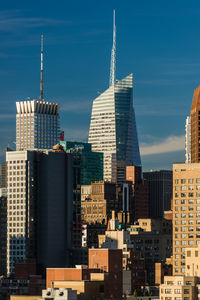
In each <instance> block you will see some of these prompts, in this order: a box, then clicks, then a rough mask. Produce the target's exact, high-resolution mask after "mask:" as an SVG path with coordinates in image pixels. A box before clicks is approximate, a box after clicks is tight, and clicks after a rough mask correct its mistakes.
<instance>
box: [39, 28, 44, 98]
mask: <svg viewBox="0 0 200 300" xmlns="http://www.w3.org/2000/svg"><path fill="white" fill-rule="evenodd" d="M40 100H41V101H43V100H44V93H43V34H42V35H41V69H40Z"/></svg>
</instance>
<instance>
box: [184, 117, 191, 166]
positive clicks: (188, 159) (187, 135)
mask: <svg viewBox="0 0 200 300" xmlns="http://www.w3.org/2000/svg"><path fill="white" fill-rule="evenodd" d="M185 162H186V163H191V117H187V118H186V122H185Z"/></svg>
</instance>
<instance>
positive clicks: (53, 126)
mask: <svg viewBox="0 0 200 300" xmlns="http://www.w3.org/2000/svg"><path fill="white" fill-rule="evenodd" d="M16 107H17V115H16V150H17V151H21V150H32V149H51V148H52V147H53V145H55V144H57V143H58V141H59V136H60V123H59V111H60V105H59V104H58V103H50V102H47V101H41V100H30V101H20V102H16Z"/></svg>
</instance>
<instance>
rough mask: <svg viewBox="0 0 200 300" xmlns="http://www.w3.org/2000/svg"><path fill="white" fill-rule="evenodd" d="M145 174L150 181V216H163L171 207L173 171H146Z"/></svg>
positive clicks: (145, 177)
mask: <svg viewBox="0 0 200 300" xmlns="http://www.w3.org/2000/svg"><path fill="white" fill-rule="evenodd" d="M143 176H144V179H146V180H148V182H149V217H150V218H157V217H162V216H163V213H164V211H165V210H170V208H171V198H172V171H169V170H158V171H150V172H144V173H143Z"/></svg>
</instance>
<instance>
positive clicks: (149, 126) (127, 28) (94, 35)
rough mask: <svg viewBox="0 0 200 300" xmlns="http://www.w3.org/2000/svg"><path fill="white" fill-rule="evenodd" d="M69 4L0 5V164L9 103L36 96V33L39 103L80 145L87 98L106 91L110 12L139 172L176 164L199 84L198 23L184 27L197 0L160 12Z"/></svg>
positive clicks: (10, 134)
mask: <svg viewBox="0 0 200 300" xmlns="http://www.w3.org/2000/svg"><path fill="white" fill-rule="evenodd" d="M77 3H78V9H77V10H76V8H75V6H76V5H75V4H66V5H63V6H62V7H61V6H59V7H56V8H55V7H54V6H53V5H51V4H50V5H49V7H48V8H47V7H45V4H41V7H40V8H41V10H40V11H39V10H38V8H39V2H37V1H36V3H35V4H32V7H31V8H30V5H28V4H27V6H26V4H24V5H23V6H21V7H15V5H16V4H15V3H14V1H11V2H10V4H9V5H8V4H1V14H0V20H1V22H0V36H1V40H2V44H1V48H0V62H1V66H2V67H1V72H0V79H1V83H2V85H1V95H0V101H1V107H2V111H1V116H0V122H1V126H0V128H1V129H0V138H1V147H0V150H1V153H0V154H1V157H0V159H1V161H3V160H4V159H5V147H6V146H10V147H11V148H15V145H14V144H13V142H14V141H15V113H16V111H15V102H16V101H22V100H23V101H24V100H26V99H27V97H31V98H39V95H40V89H39V87H40V35H41V33H43V34H44V99H45V100H46V101H52V102H58V103H60V104H61V129H64V130H65V139H67V140H68V139H74V140H76V139H78V140H83V141H86V140H87V136H88V132H89V119H90V113H91V106H92V100H93V99H94V98H95V97H97V95H98V92H102V91H103V90H104V89H106V88H108V77H109V68H110V49H111V45H112V34H111V32H112V11H113V9H114V8H115V9H116V23H117V72H116V73H117V79H118V78H123V77H124V76H125V75H126V74H127V73H131V72H133V74H134V91H133V93H134V103H135V114H136V122H137V127H138V139H139V143H140V150H141V156H142V165H143V168H144V170H148V169H159V168H161V169H163V168H168V169H169V168H172V163H173V162H176V161H182V162H184V159H185V158H184V154H185V153H184V134H185V132H184V129H185V118H186V116H187V115H188V112H189V111H190V106H191V102H192V96H193V92H194V89H195V88H196V87H197V86H198V83H199V80H198V79H199V78H200V71H199V70H198V66H199V63H200V60H199V48H200V44H199V42H198V41H197V40H196V39H195V37H196V36H197V33H198V22H199V21H198V20H196V21H195V22H196V23H195V22H193V23H191V24H190V21H191V19H192V18H193V17H194V16H196V19H198V18H197V17H198V14H199V8H200V5H199V4H198V2H197V1H194V2H193V5H194V4H196V5H194V6H192V5H190V6H188V4H187V3H186V2H184V5H182V7H180V6H179V4H180V3H182V2H180V1H176V3H173V2H172V1H169V2H168V4H165V5H166V6H165V7H163V4H160V3H159V1H155V2H154V3H153V4H151V5H150V4H149V3H148V1H144V2H143V3H142V4H138V3H136V2H134V3H132V1H128V2H127V4H126V5H123V4H121V3H120V1H115V2H114V1H110V2H109V3H107V2H106V1H103V2H102V3H101V4H95V5H92V2H91V1H87V3H86V5H85V6H86V7H84V6H83V4H81V1H77ZM88 6H90V8H91V11H90V13H89V12H88V11H87V8H88ZM11 7H12V9H11ZM61 8H62V9H63V11H62V9H61ZM39 12H40V13H39ZM177 13H178V14H177ZM186 17H187V21H185V19H186ZM177 18H178V21H179V22H177ZM148 22H149V23H150V24H151V26H149V27H148V26H147V25H148V24H149V23H148ZM178 23H179V24H178ZM158 25H159V27H158ZM192 40H195V47H192V43H191V42H192ZM125 53H126V55H125ZM118 70H120V71H118ZM91 86H92V88H91ZM99 89H100V91H99ZM81 105H82V107H81V109H80V106H81ZM169 120H170V121H169Z"/></svg>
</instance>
